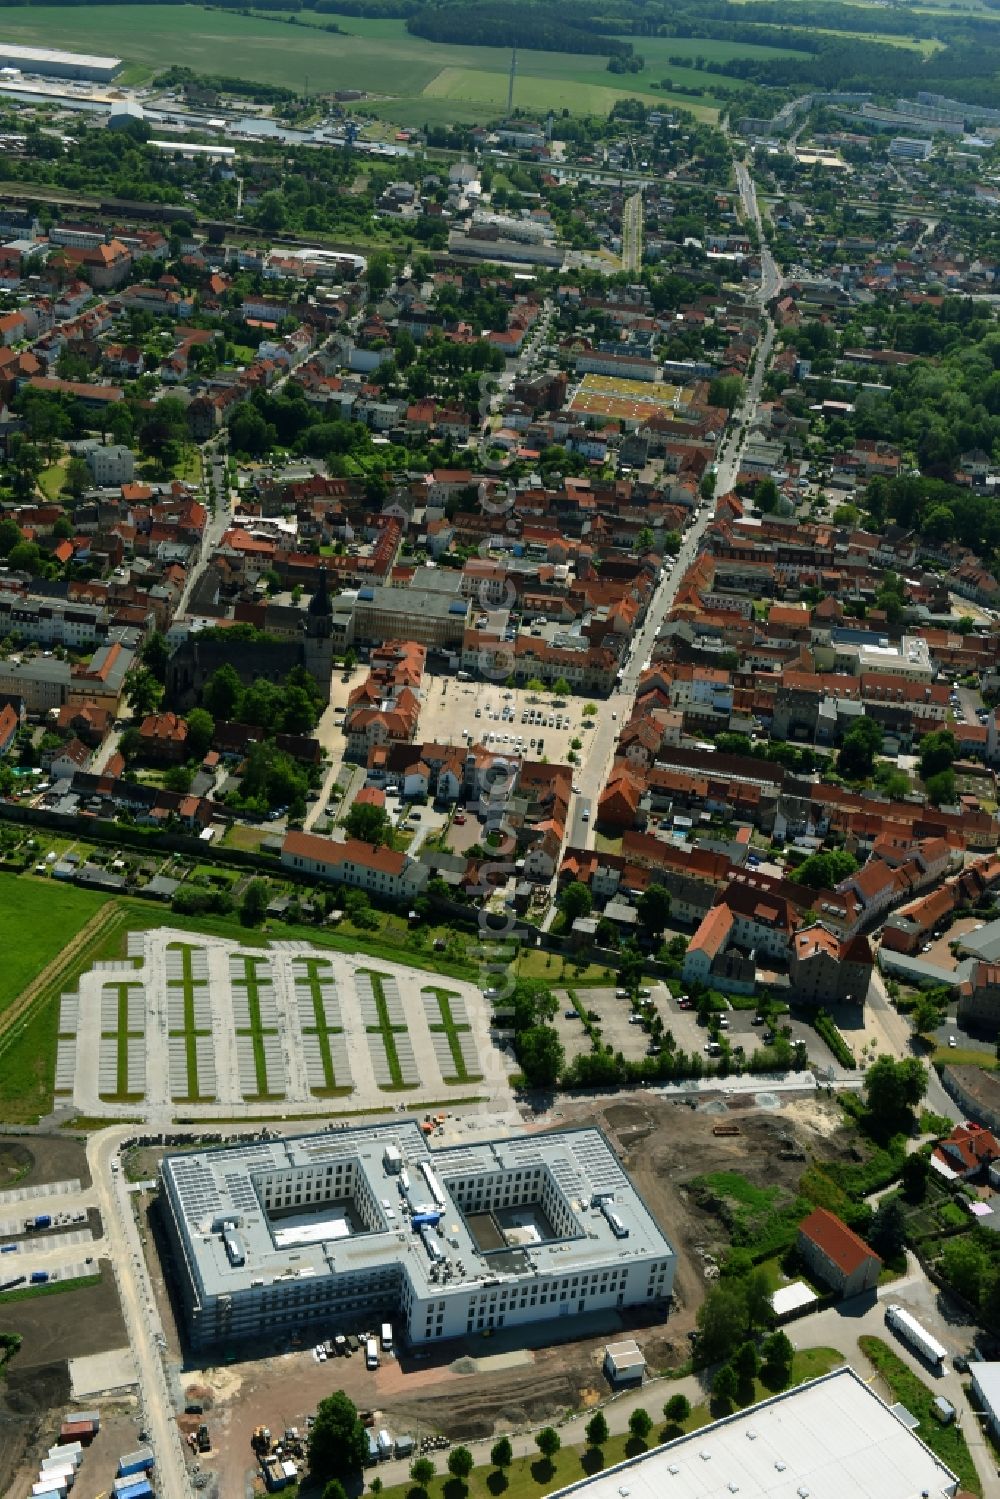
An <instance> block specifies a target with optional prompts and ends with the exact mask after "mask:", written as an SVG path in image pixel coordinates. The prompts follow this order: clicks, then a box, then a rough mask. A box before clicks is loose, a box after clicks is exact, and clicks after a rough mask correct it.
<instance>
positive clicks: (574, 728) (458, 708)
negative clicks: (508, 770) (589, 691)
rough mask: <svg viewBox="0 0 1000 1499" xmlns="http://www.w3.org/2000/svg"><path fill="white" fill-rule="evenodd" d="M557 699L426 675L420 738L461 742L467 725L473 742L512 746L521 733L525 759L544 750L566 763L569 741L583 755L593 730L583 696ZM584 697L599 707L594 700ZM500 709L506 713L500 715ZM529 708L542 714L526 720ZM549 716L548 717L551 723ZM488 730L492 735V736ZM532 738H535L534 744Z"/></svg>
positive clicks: (507, 688) (506, 747) (483, 683)
mask: <svg viewBox="0 0 1000 1499" xmlns="http://www.w3.org/2000/svg"><path fill="white" fill-rule="evenodd" d="M558 701H559V702H561V706H557V699H556V698H555V696H554V695H553V693H551V692H537V693H536V692H528V691H527V689H525V688H511V687H503V686H499V685H497V686H493V685H492V684H490V683H487V682H459V681H457V680H456V679H455V678H453V677H428V678H425V681H424V699H423V706H422V707H421V710H420V728H419V734H420V738H421V739H422V740H424V741H432V742H434V743H436V744H465V743H467V742H468V738H466V737H463V733H462V730H463V729H467V730H468V731H469V736H470V737H471V739H472V741H473V742H474V743H487V744H489V746H490V748H497V747H498V746H499V748H500V749H511V748H512V747H513V746H514V744H515V742H516V740H517V738H518V736H519V735H520V736H521V737H522V738H523V740H524V754H525V756H526V758H528V759H531V758H538V757H539V756H540V755H542V754H543V755H545V756H546V758H547V759H549V760H551V761H554V762H557V763H559V764H565V763H566V762H567V758H568V756H569V752H570V746H571V741H572V740H573V739H580V740H582V741H583V744H582V748H581V749H580V750H579V751H578V754H579V755H580V757H581V760H582V759H583V758H585V756H586V754H587V751H588V749H589V747H590V744H591V742H592V740H593V736H594V733H595V730H594V729H593V728H591V729H585V728H584V727H583V724H584V714H583V709H584V707H585V706H586V704H587V702H588V699H587V698H585V697H566V698H564V699H560V700H558ZM589 701H593V702H595V704H597V706H598V709H599V708H600V704H599V703H598V702H597V699H590V700H589ZM477 708H478V710H479V717H478V718H477V717H476V709H477ZM505 712H506V713H507V715H508V716H507V717H504V716H503V715H504V713H505ZM531 713H535V715H536V717H541V715H543V714H544V720H545V721H544V723H542V722H536V723H534V724H532V723H529V722H528V721H527V719H528V717H529V716H530V714H531ZM560 716H561V717H562V720H563V725H562V728H556V726H555V720H556V719H558V718H559V717H560ZM550 719H552V720H553V722H552V723H551V725H550V723H549V720H550ZM588 721H589V720H588ZM594 722H596V716H595V719H594ZM490 734H493V735H494V736H495V738H494V739H493V740H492V741H491V740H490V739H489V735H490ZM505 735H506V742H505V740H504V736H505ZM532 739H534V740H535V741H536V744H535V746H534V747H532V745H531V740H532ZM539 739H541V740H542V749H541V751H539V749H538V745H537V741H538V740H539Z"/></svg>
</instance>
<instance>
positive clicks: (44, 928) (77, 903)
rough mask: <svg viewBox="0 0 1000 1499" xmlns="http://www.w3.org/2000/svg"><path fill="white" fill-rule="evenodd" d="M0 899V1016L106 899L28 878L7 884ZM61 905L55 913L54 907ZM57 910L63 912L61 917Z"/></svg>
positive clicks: (0, 887)
mask: <svg viewBox="0 0 1000 1499" xmlns="http://www.w3.org/2000/svg"><path fill="white" fill-rule="evenodd" d="M0 890H2V899H0V953H3V962H2V963H0V1016H2V1015H3V1012H4V1011H5V1010H6V1009H7V1008H8V1006H9V1005H11V1004H12V1003H13V1002H14V1000H15V999H16V998H17V996H18V995H19V994H20V993H21V991H22V990H23V989H24V988H25V987H26V986H27V985H28V984H29V983H30V982H31V980H32V979H33V978H35V977H36V976H37V974H39V973H40V972H41V970H42V969H43V968H44V967H45V966H46V964H47V963H51V961H52V959H53V958H54V957H56V956H57V954H59V953H60V952H62V950H63V948H64V947H65V946H66V945H67V943H68V942H69V941H70V939H71V938H72V937H74V936H75V935H76V933H77V932H78V931H79V930H80V928H81V927H82V926H84V925H85V923H86V922H88V921H89V920H90V918H91V916H93V914H94V912H95V911H98V910H100V908H101V906H102V905H103V903H104V898H103V896H100V895H95V894H94V893H93V892H91V891H89V890H78V889H77V888H76V887H75V886H72V885H66V886H60V887H58V891H59V893H58V900H57V901H56V902H55V903H54V902H53V898H52V897H53V887H52V886H51V885H50V884H47V883H46V884H42V883H41V882H40V881H33V880H29V879H11V878H9V877H7V878H5V879H4V880H3V884H2V886H0ZM54 905H55V907H56V910H54V909H53V907H54ZM56 912H57V913H58V914H56Z"/></svg>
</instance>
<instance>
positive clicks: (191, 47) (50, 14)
mask: <svg viewBox="0 0 1000 1499" xmlns="http://www.w3.org/2000/svg"><path fill="white" fill-rule="evenodd" d="M329 24H330V25H336V26H339V27H340V28H341V30H340V32H336V31H331V30H329V29H328V23H327V22H325V21H324V19H323V18H321V17H314V16H312V15H308V16H306V15H303V16H302V17H299V18H298V19H297V20H296V22H295V23H294V24H292V23H289V22H285V21H278V20H275V19H273V18H269V17H265V16H261V15H259V14H256V15H236V14H232V13H229V12H225V11H218V10H207V9H205V8H204V7H202V6H196V5H171V6H152V5H95V6H90V7H87V6H79V7H62V6H48V5H47V6H45V7H44V10H37V11H36V10H32V9H20V8H9V9H5V11H4V23H3V37H4V39H5V40H7V41H11V42H20V43H23V44H29V45H30V44H39V45H50V44H51V41H52V37H53V36H57V37H58V38H59V42H60V45H61V46H64V47H67V48H70V49H76V50H80V51H88V52H103V53H112V54H117V55H118V56H120V57H122V58H124V59H125V62H126V65H127V67H126V71H125V73H124V74H123V75H122V76H123V79H124V81H126V82H128V83H135V82H139V81H142V80H144V79H148V78H149V77H150V76H151V75H152V73H153V71H154V70H155V69H157V68H161V67H166V66H168V65H170V64H173V63H180V64H185V65H188V66H191V67H193V68H194V69H195V70H196V71H199V72H204V73H225V74H227V75H228V76H230V77H236V78H247V79H252V80H256V81H260V82H265V83H274V84H280V85H284V86H286V87H290V88H294V89H298V90H304V89H305V88H306V87H307V86H308V88H309V90H310V91H313V92H316V91H325V90H333V89H338V88H357V89H363V90H365V91H366V92H368V93H369V94H370V95H371V96H372V99H373V103H374V107H375V109H376V111H377V112H378V113H379V114H382V115H384V116H385V118H387V119H391V120H396V121H404V120H406V121H412V122H414V123H437V122H442V123H444V122H447V121H450V120H454V119H461V120H464V121H469V122H471V121H476V120H486V119H489V118H491V117H493V116H495V115H496V114H497V113H498V111H499V110H500V109H502V107H503V106H504V105H505V104H506V98H507V70H508V67H509V65H510V53H509V51H508V50H507V49H506V48H500V47H468V46H445V45H439V44H438V43H435V42H429V41H425V40H424V39H423V38H422V37H415V36H411V35H410V34H409V33H408V32H407V31H406V28H405V25H404V23H403V22H402V21H401V20H388V21H375V20H369V19H367V18H364V17H354V16H338V17H336V18H331V19H330V22H329ZM638 50H639V51H640V52H642V53H643V55H644V56H646V57H647V65H646V71H645V73H642V74H639V75H638V76H636V77H635V78H634V79H632V78H630V79H628V80H625V79H622V78H619V77H617V76H615V75H614V74H610V73H608V72H607V70H606V68H605V66H604V61H603V59H601V58H597V57H586V56H581V55H578V54H568V53H562V52H522V53H521V54H520V56H519V58H518V81H517V86H516V91H515V102H516V103H518V104H520V105H521V106H522V107H524V108H527V109H531V110H541V109H548V108H554V109H564V108H565V109H570V110H573V111H574V112H577V113H583V112H593V113H602V114H606V113H607V112H608V111H609V110H610V109H611V108H612V107H613V105H614V103H615V101H616V100H617V99H621V98H627V97H638V98H642V99H644V100H645V101H646V102H647V103H649V104H661V105H666V106H667V107H668V108H669V107H670V106H671V105H672V104H675V105H679V106H681V107H682V108H687V109H691V110H692V111H693V112H694V113H695V114H696V115H698V116H699V117H701V118H703V119H714V118H715V116H716V114H717V105H718V103H719V102H720V100H724V99H725V96H726V95H727V94H728V93H729V92H730V91H731V90H732V89H733V88H734V87H735V86H736V85H735V84H734V82H733V80H730V79H725V78H719V77H717V76H715V75H712V74H706V73H704V72H702V71H699V70H696V69H695V68H694V67H693V66H692V67H690V68H682V67H677V68H676V72H677V79H676V81H677V82H678V83H684V84H686V85H697V86H701V87H704V88H705V89H706V93H705V95H704V96H702V97H701V98H694V99H688V98H686V97H685V96H673V95H671V94H669V93H665V92H659V91H657V90H653V89H651V88H650V84H651V83H653V82H658V80H659V76H660V75H661V74H662V73H664V72H665V71H667V65H666V61H665V59H666V57H667V55H668V54H670V55H674V56H680V55H683V56H685V57H687V56H690V57H691V59H692V61H693V59H694V58H695V57H697V56H702V57H704V58H706V59H707V60H718V59H724V58H728V57H734V56H764V57H770V56H781V55H784V49H781V48H774V47H769V46H753V45H749V44H748V45H746V46H744V45H741V44H739V43H729V42H717V41H699V40H692V39H690V38H645V37H644V38H640V39H638ZM787 55H789V56H797V55H800V54H797V53H796V52H795V51H794V50H793V49H787Z"/></svg>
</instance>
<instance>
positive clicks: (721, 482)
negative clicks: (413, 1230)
mask: <svg viewBox="0 0 1000 1499" xmlns="http://www.w3.org/2000/svg"><path fill="white" fill-rule="evenodd" d="M773 340H774V328H773V326H772V324H771V322H770V320H766V321H765V323H764V326H763V331H762V334H761V338H760V342H759V344H758V347H757V358H756V360H755V363H754V373H753V375H752V376H751V379H750V384H749V386H748V387H747V391H746V394H745V397H744V401H743V405H742V407H741V408H740V409H739V410H738V411H736V412H734V414H733V426H732V431H731V433H730V436H729V437H728V438H727V439H726V440H725V442H724V444H723V447H722V451H721V454H720V458H719V463H718V466H717V470H716V483H715V490H716V494H720V495H722V494H725V493H726V491H727V490H729V489H732V487H733V485H734V484H735V482H736V476H737V474H738V473H739V467H740V454H741V453H742V450H743V445H744V443H745V441H746V438H747V435H748V433H749V431H750V428H751V425H752V422H753V418H754V416H755V415H756V411H757V403H758V401H759V400H760V391H761V385H762V383H763V379H764V371H765V369H766V366H767V362H768V359H769V358H770V354H771V346H772V343H773ZM713 513H714V509H713V506H712V504H711V502H709V503H707V504H705V505H703V507H702V509H701V511H700V512H699V514H698V515H697V516H696V517H695V520H694V523H693V524H692V525H691V527H690V528H689V529H688V531H687V532H686V533H685V535H684V537H683V539H682V541H681V546H680V551H679V552H678V553H677V556H676V557H675V558H674V560H673V562H672V563H671V565H670V566H669V567H666V568H665V569H664V571H663V575H662V577H661V579H660V582H659V584H658V586H657V589H656V593H655V594H654V596H653V600H652V602H651V604H650V606H649V609H648V610H647V613H646V618H645V620H644V621H643V624H642V626H641V628H640V630H639V632H638V633H637V634H636V635H634V636H633V638H632V644H631V647H630V650H629V653H628V657H627V658H626V662H625V665H624V669H623V672H622V679H621V684H620V686H619V688H618V690H617V691H616V692H614V693H612V695H611V697H610V698H609V699H608V701H607V703H605V704H602V706H601V709H600V712H599V714H598V720H597V728H596V730H595V733H594V739H593V743H592V745H591V748H590V752H589V754H588V756H587V760H586V762H585V764H584V765H583V766H582V768H581V770H580V773H579V775H578V777H577V780H578V782H579V786H580V793H579V795H578V796H576V797H575V798H574V802H573V811H572V814H571V816H570V825H569V829H568V836H569V845H570V847H572V848H593V847H594V837H595V834H594V815H595V810H596V807H597V800H598V798H599V796H600V794H601V791H602V789H603V787H604V784H605V782H606V780H607V776H608V771H609V770H610V768H611V764H612V760H613V758H614V751H615V745H616V743H617V740H618V735H619V733H620V731H621V727H622V725H624V724H626V723H628V721H629V719H630V718H631V716H632V707H633V704H634V701H635V693H636V688H637V687H638V685H639V677H640V674H641V672H642V670H643V667H644V665H645V663H646V661H647V660H648V659H649V658H650V656H651V655H652V651H653V647H654V645H655V644H656V637H657V635H658V634H659V631H660V628H661V626H662V624H663V621H664V619H665V618H666V616H667V614H668V613H669V611H670V609H671V608H672V606H673V602H674V599H675V598H676V596H677V590H678V588H679V587H680V584H681V580H682V579H683V577H684V574H685V573H686V572H687V569H688V568H689V567H690V565H691V563H692V562H693V561H694V559H695V557H696V556H697V554H698V549H699V546H700V544H701V539H702V537H703V535H704V534H705V531H706V529H707V528H708V526H709V524H710V522H711V520H712V516H713ZM585 811H586V812H588V813H589V817H588V818H585V817H584V812H585Z"/></svg>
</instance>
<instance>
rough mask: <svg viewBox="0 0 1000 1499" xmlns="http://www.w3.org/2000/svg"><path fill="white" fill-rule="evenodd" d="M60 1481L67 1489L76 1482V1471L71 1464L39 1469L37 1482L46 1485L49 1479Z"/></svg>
mask: <svg viewBox="0 0 1000 1499" xmlns="http://www.w3.org/2000/svg"><path fill="white" fill-rule="evenodd" d="M52 1478H54V1479H61V1480H62V1482H63V1483H64V1484H65V1485H66V1487H67V1488H68V1489H71V1488H72V1487H73V1485H74V1483H75V1482H76V1469H75V1468H74V1466H73V1464H72V1463H62V1464H60V1466H59V1467H58V1468H40V1469H39V1472H38V1482H39V1483H48V1481H49V1479H52Z"/></svg>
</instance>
